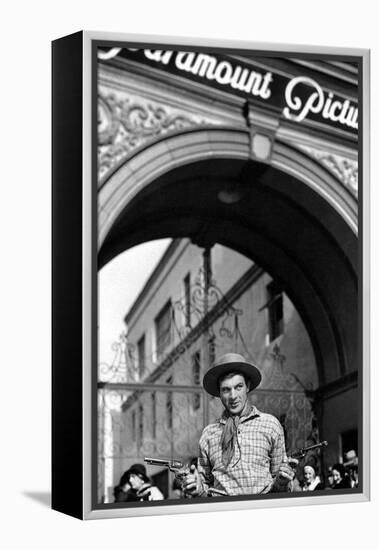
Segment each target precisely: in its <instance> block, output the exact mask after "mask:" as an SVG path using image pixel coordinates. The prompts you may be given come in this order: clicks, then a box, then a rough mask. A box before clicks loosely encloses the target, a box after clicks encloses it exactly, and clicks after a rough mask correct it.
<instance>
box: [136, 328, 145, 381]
mask: <svg viewBox="0 0 379 550" xmlns="http://www.w3.org/2000/svg"><path fill="white" fill-rule="evenodd" d="M137 353H138V378H139V380H142V379H143V377H144V375H145V368H146V363H145V361H146V352H145V335H143V336H142V337H141V338H140V339H139V340H138V342H137Z"/></svg>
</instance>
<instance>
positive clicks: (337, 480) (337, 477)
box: [332, 464, 351, 489]
mask: <svg viewBox="0 0 379 550" xmlns="http://www.w3.org/2000/svg"><path fill="white" fill-rule="evenodd" d="M332 476H333V485H332V489H351V485H350V480H349V478H348V477H347V475H346V469H345V466H344V465H343V464H334V466H333V467H332Z"/></svg>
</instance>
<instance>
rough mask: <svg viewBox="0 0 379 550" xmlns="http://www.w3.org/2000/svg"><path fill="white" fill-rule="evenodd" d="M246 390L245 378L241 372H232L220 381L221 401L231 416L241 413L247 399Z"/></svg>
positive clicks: (247, 389)
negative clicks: (232, 373) (231, 374)
mask: <svg viewBox="0 0 379 550" xmlns="http://www.w3.org/2000/svg"><path fill="white" fill-rule="evenodd" d="M248 391H249V388H248V387H247V385H246V382H245V378H244V377H243V376H242V375H241V374H234V375H233V376H229V377H227V378H224V379H223V380H221V382H220V399H221V402H222V404H223V405H224V407H225V409H226V410H227V411H228V412H229V413H230V414H231V415H233V416H234V415H239V414H241V412H242V410H243V408H244V406H245V404H246V401H247V394H248Z"/></svg>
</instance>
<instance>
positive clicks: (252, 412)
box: [218, 405, 260, 424]
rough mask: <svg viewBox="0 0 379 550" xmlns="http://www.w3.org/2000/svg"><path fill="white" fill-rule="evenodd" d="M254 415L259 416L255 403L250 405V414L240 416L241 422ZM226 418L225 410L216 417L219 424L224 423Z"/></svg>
mask: <svg viewBox="0 0 379 550" xmlns="http://www.w3.org/2000/svg"><path fill="white" fill-rule="evenodd" d="M256 416H260V412H259V410H258V409H257V407H256V406H255V405H252V406H251V412H250V414H248V415H247V416H242V417H241V422H246V421H247V420H250V419H251V418H255V417H256ZM227 418H228V417H227V416H226V414H225V410H224V412H223V413H222V415H221V417H220V418H219V419H218V422H219V423H220V424H225V422H226V419H227Z"/></svg>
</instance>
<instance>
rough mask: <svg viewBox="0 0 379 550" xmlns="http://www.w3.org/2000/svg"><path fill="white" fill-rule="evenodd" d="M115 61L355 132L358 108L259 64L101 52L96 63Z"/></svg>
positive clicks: (311, 82) (309, 81) (167, 53)
mask: <svg viewBox="0 0 379 550" xmlns="http://www.w3.org/2000/svg"><path fill="white" fill-rule="evenodd" d="M115 56H120V57H127V58H130V59H134V60H138V61H142V62H146V63H148V64H149V65H152V66H156V67H158V68H159V67H162V68H163V67H164V69H165V70H166V71H167V70H168V71H169V72H172V73H176V74H180V75H182V76H185V77H187V78H191V79H194V78H195V79H197V80H200V81H202V82H203V83H206V84H208V85H209V84H210V85H213V86H216V87H218V88H220V89H223V90H224V91H227V92H232V93H235V94H239V95H244V96H247V97H249V98H254V99H255V100H257V101H259V102H265V103H267V104H268V106H270V107H273V108H276V109H280V110H281V113H282V115H283V117H284V118H285V119H287V120H290V121H294V122H302V121H304V120H307V119H309V120H312V121H315V122H319V123H320V122H321V123H324V124H328V125H333V126H334V127H337V128H339V129H341V130H343V131H345V132H349V133H354V134H356V132H357V130H358V106H357V104H356V103H355V102H354V101H352V100H351V99H350V98H346V97H345V98H344V97H342V96H340V95H338V94H336V93H335V92H334V91H332V90H328V89H323V88H322V86H321V85H320V84H319V83H318V82H317V81H316V80H315V79H313V78H310V77H308V76H296V77H294V78H288V77H286V76H284V75H283V74H280V73H279V72H278V73H273V71H272V70H266V71H265V70H264V60H263V61H262V64H261V65H260V66H258V65H257V64H254V65H252V64H250V63H249V64H247V63H244V62H243V61H242V60H241V61H239V62H236V60H235V59H232V58H230V57H229V58H227V57H225V56H221V55H220V56H216V55H209V54H206V53H199V52H185V51H176V52H175V51H171V50H150V49H143V50H141V49H134V48H125V49H121V48H111V49H109V50H100V51H99V59H100V60H109V59H111V58H113V57H115Z"/></svg>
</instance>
